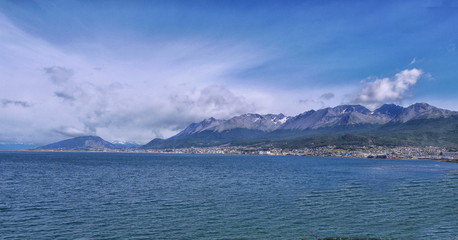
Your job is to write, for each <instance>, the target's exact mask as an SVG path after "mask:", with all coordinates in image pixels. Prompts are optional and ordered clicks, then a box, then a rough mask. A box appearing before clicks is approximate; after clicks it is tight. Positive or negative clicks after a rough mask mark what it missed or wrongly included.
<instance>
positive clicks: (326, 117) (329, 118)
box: [172, 103, 458, 138]
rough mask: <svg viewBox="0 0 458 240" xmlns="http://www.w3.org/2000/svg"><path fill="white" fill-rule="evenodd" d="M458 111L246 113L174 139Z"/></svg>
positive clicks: (422, 106) (390, 107) (416, 107)
mask: <svg viewBox="0 0 458 240" xmlns="http://www.w3.org/2000/svg"><path fill="white" fill-rule="evenodd" d="M453 115H458V112H455V111H450V110H445V109H440V108H436V107H434V106H431V105H429V104H426V103H416V104H413V105H411V106H409V107H407V108H404V107H402V106H398V105H395V104H385V105H383V106H381V107H379V108H378V109H376V110H375V111H371V110H369V109H367V108H365V107H363V106H361V105H340V106H337V107H333V108H330V107H328V108H324V109H319V110H310V111H307V112H304V113H302V114H299V115H297V116H295V117H287V116H285V115H283V114H266V115H260V114H252V113H248V114H243V115H240V116H236V117H233V118H231V119H228V120H218V119H215V118H209V119H206V120H204V121H202V122H199V123H192V124H191V125H189V126H188V127H187V128H186V129H184V130H183V131H181V132H180V133H179V134H177V135H176V136H174V137H172V138H177V137H185V136H189V135H192V134H195V133H200V132H204V131H212V132H223V131H226V130H231V129H250V130H260V131H264V132H271V131H275V130H306V129H319V128H325V127H337V126H350V125H358V124H379V125H381V124H386V123H389V122H392V123H405V122H407V121H410V120H414V119H433V118H446V117H449V116H453Z"/></svg>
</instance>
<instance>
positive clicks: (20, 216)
mask: <svg viewBox="0 0 458 240" xmlns="http://www.w3.org/2000/svg"><path fill="white" fill-rule="evenodd" d="M337 236H342V237H361V238H362V237H377V238H382V239H425V240H426V239H427V240H430V239H452V240H456V239H458V238H457V236H458V164H453V163H444V162H433V161H402V160H374V159H370V160H369V159H344V158H314V157H278V156H232V155H225V156H218V155H170V154H169V155H167V154H122V153H32V152H0V239H301V238H304V237H306V238H307V239H317V238H324V237H337Z"/></svg>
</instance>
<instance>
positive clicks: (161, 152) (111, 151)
mask: <svg viewBox="0 0 458 240" xmlns="http://www.w3.org/2000/svg"><path fill="white" fill-rule="evenodd" d="M0 152H47V153H50V152H62V153H65V152H67V153H143V154H144V153H149V154H158V153H159V154H201V155H253V156H297V157H339V158H353V159H356V158H358V159H368V160H416V161H418V160H420V161H421V160H426V161H438V162H450V163H458V159H446V158H428V157H417V158H415V157H411V158H401V157H362V156H348V155H346V156H337V155H332V156H331V155H300V154H256V153H197V152H171V151H126V150H123V151H118V150H38V149H24V150H0Z"/></svg>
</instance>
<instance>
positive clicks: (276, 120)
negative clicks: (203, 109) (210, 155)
mask: <svg viewBox="0 0 458 240" xmlns="http://www.w3.org/2000/svg"><path fill="white" fill-rule="evenodd" d="M288 119H289V117H287V116H285V115H283V114H266V115H260V114H252V113H247V114H243V115H240V116H236V117H233V118H231V119H228V120H217V119H215V118H208V119H205V120H203V121H202V122H200V123H192V124H190V125H189V126H188V127H187V128H185V129H184V130H183V131H181V132H180V133H179V134H177V135H176V136H175V137H180V136H186V135H191V134H194V133H199V132H203V131H213V132H223V131H226V130H231V129H236V128H243V129H252V130H261V131H265V132H270V131H274V130H277V129H278V128H279V127H281V126H282V125H283V124H284V123H285V122H286V121H287V120H288Z"/></svg>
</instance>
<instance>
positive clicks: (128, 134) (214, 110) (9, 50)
mask: <svg viewBox="0 0 458 240" xmlns="http://www.w3.org/2000/svg"><path fill="white" fill-rule="evenodd" d="M93 44H95V45H93V46H90V48H96V49H98V50H99V51H98V52H96V53H93V52H91V51H85V50H87V49H71V48H68V46H67V47H66V48H61V47H57V46H55V45H52V44H50V43H48V42H46V41H44V40H42V39H40V38H38V37H35V36H33V35H30V34H28V33H26V32H24V31H22V30H21V29H19V28H17V27H15V26H14V25H13V24H11V22H10V21H9V20H8V19H6V18H5V17H3V16H1V15H0V56H1V57H2V62H4V63H5V64H2V65H0V81H1V86H2V87H1V88H0V96H1V99H3V100H2V102H1V105H0V106H2V107H0V115H1V116H2V118H1V119H0V123H1V124H0V132H1V133H2V134H1V135H0V140H1V141H7V140H8V141H12V140H14V141H18V142H30V141H32V142H36V143H43V144H45V143H49V142H52V141H57V140H62V139H63V138H67V137H70V136H80V135H84V134H91V135H92V134H96V135H100V136H101V137H103V138H105V139H107V140H119V141H136V142H141V143H145V142H147V141H149V140H151V139H152V138H154V137H158V136H164V137H168V136H170V135H172V134H174V133H176V132H177V131H178V130H181V128H184V127H185V126H186V125H187V124H189V123H190V122H192V121H201V120H202V119H203V118H207V117H210V116H215V117H228V116H229V115H236V114H241V113H245V112H247V111H256V110H257V109H256V104H255V103H253V100H252V99H247V98H245V97H244V96H243V94H240V93H234V92H233V91H232V89H233V87H231V86H228V85H227V84H226V83H228V82H231V80H230V77H229V76H232V75H233V74H231V73H233V72H234V71H239V70H240V69H242V68H244V67H246V66H252V65H257V64H259V63H260V62H262V61H263V60H264V59H265V56H263V54H261V53H259V52H258V51H254V50H253V49H252V48H251V47H247V46H245V45H241V44H238V43H231V42H221V41H220V42H207V41H205V40H202V39H180V40H177V41H176V42H149V43H148V45H145V44H143V45H142V44H132V45H129V46H125V48H123V49H112V48H105V47H104V46H103V45H97V43H93ZM82 45H84V44H82ZM84 46H85V45H84ZM127 48H130V49H127ZM125 52H129V54H130V55H127V56H126V55H125ZM3 60H4V61H3ZM12 99H13V100H12ZM17 99H20V100H17ZM13 106H14V107H13ZM22 106H24V107H22ZM25 106H27V107H25Z"/></svg>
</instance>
